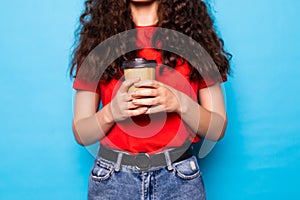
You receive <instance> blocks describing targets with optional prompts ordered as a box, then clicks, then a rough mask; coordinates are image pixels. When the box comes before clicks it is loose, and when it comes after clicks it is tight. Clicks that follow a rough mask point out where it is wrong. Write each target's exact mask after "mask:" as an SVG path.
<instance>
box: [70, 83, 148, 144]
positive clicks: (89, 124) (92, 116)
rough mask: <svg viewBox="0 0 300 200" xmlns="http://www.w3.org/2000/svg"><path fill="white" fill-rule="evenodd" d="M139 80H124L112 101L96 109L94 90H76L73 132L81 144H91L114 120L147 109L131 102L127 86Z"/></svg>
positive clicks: (116, 120) (134, 114)
mask: <svg viewBox="0 0 300 200" xmlns="http://www.w3.org/2000/svg"><path fill="white" fill-rule="evenodd" d="M137 81H139V80H138V79H131V80H127V81H124V82H123V83H122V85H121V87H120V89H119V90H118V92H117V94H116V95H115V97H114V98H113V99H112V101H111V102H110V103H109V104H107V105H105V106H104V107H103V108H102V109H100V110H99V111H98V106H99V102H100V96H99V95H98V94H96V93H94V92H89V91H77V92H76V95H75V105H74V119H73V125H72V128H73V133H74V136H75V139H76V141H77V142H78V143H79V144H81V145H84V146H85V145H90V144H93V143H95V142H97V141H99V140H100V139H102V138H103V137H105V135H106V133H107V132H108V131H109V130H110V129H111V128H112V126H113V125H114V124H115V122H118V121H122V120H125V119H127V118H128V117H131V116H137V115H141V114H143V113H145V112H146V111H147V108H146V107H143V106H141V107H138V108H137V106H135V105H133V104H132V103H131V100H132V98H131V95H130V94H128V93H127V91H128V88H129V87H130V86H131V85H132V84H134V83H135V82H137Z"/></svg>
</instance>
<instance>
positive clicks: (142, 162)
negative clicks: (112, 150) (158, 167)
mask: <svg viewBox="0 0 300 200" xmlns="http://www.w3.org/2000/svg"><path fill="white" fill-rule="evenodd" d="M134 161H135V167H136V169H137V170H140V171H148V170H149V169H150V166H151V160H150V156H149V154H147V153H139V154H137V155H136V156H135V158H134Z"/></svg>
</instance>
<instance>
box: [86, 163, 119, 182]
mask: <svg viewBox="0 0 300 200" xmlns="http://www.w3.org/2000/svg"><path fill="white" fill-rule="evenodd" d="M113 171H114V167H113V165H112V164H109V163H106V162H105V161H102V160H100V159H97V160H96V162H95V164H94V166H93V169H92V171H91V178H92V179H93V180H94V181H104V180H107V179H109V178H110V177H111V175H112V174H113Z"/></svg>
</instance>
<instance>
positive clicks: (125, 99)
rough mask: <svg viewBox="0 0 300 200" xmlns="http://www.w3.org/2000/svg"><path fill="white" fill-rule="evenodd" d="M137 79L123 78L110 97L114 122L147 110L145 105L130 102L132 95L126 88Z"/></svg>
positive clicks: (137, 80) (137, 79)
mask: <svg viewBox="0 0 300 200" xmlns="http://www.w3.org/2000/svg"><path fill="white" fill-rule="evenodd" d="M139 81H140V79H139V78H136V79H128V80H125V81H124V82H123V83H122V85H121V86H120V88H119V90H118V92H117V93H116V95H115V97H114V98H113V99H112V101H111V103H110V106H111V113H112V117H113V119H114V121H115V122H119V121H123V120H125V119H127V118H129V117H133V116H138V115H142V114H145V113H146V112H147V110H148V108H147V107H144V106H137V105H134V104H133V103H132V96H131V94H129V93H128V89H129V88H130V87H131V86H132V85H133V84H135V83H137V82H139Z"/></svg>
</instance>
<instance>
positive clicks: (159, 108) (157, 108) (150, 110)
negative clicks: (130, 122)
mask: <svg viewBox="0 0 300 200" xmlns="http://www.w3.org/2000/svg"><path fill="white" fill-rule="evenodd" d="M160 112H165V110H164V108H163V107H162V106H161V105H156V106H152V107H151V108H148V110H147V111H146V113H145V114H147V115H150V114H154V113H160Z"/></svg>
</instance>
